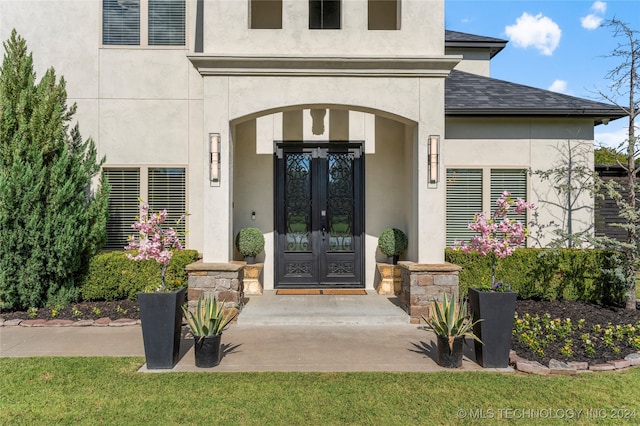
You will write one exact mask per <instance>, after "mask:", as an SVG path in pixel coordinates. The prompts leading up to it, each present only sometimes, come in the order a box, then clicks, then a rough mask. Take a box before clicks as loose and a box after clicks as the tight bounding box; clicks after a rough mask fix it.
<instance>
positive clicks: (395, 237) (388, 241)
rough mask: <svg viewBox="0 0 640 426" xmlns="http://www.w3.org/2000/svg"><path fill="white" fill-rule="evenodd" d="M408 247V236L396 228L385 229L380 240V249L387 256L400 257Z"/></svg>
mask: <svg viewBox="0 0 640 426" xmlns="http://www.w3.org/2000/svg"><path fill="white" fill-rule="evenodd" d="M408 245H409V242H408V240H407V234H405V233H404V232H402V231H401V230H399V229H396V228H387V229H385V230H384V231H382V233H381V234H380V238H378V247H380V251H381V252H382V253H384V254H386V255H387V256H400V255H401V254H402V253H404V251H405V250H406V249H407V246H408Z"/></svg>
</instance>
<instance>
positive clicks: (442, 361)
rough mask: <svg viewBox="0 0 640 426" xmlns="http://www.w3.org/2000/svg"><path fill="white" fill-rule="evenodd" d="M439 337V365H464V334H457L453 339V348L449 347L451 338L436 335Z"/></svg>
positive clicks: (455, 366) (453, 366)
mask: <svg viewBox="0 0 640 426" xmlns="http://www.w3.org/2000/svg"><path fill="white" fill-rule="evenodd" d="M436 337H437V338H438V360H437V362H438V365H440V366H442V367H446V368H458V367H460V366H462V344H463V343H464V336H457V337H455V338H454V339H453V350H451V348H450V347H449V338H448V337H443V336H436Z"/></svg>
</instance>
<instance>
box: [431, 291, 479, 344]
mask: <svg viewBox="0 0 640 426" xmlns="http://www.w3.org/2000/svg"><path fill="white" fill-rule="evenodd" d="M440 305H441V304H440V303H439V302H437V301H435V300H434V301H433V302H432V305H431V316H430V317H429V318H427V317H425V316H424V315H423V316H422V319H423V320H424V322H425V323H426V324H425V327H424V329H426V330H428V331H433V332H434V333H435V334H436V335H438V336H441V337H445V338H447V339H448V341H449V350H450V351H453V341H454V340H455V338H456V337H458V336H467V337H471V338H472V339H474V340H476V341H478V342H480V343H482V341H481V340H480V339H479V338H478V336H476V335H475V334H474V333H473V326H474V325H475V324H477V323H478V322H480V321H482V320H478V321H475V322H473V321H472V320H471V315H469V314H468V313H467V304H466V303H465V302H460V303H458V307H456V301H455V299H454V298H453V297H451V299H449V298H447V294H446V293H445V294H444V299H443V300H442V307H441V306H440Z"/></svg>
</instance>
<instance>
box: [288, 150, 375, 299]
mask: <svg viewBox="0 0 640 426" xmlns="http://www.w3.org/2000/svg"><path fill="white" fill-rule="evenodd" d="M361 154H362V145H361V144H355V143H350V144H347V143H343V144H341V143H336V142H331V143H325V144H313V145H309V144H306V143H290V142H287V143H282V144H279V145H278V146H277V152H276V167H275V170H276V185H275V188H276V203H275V204H276V212H275V213H276V214H275V218H276V283H275V285H276V288H287V287H291V288H316V287H317V288H331V287H343V288H344V287H349V288H364V282H363V280H362V237H363V236H362V234H363V229H364V228H363V203H362V198H363V192H364V191H363V164H362V155H361Z"/></svg>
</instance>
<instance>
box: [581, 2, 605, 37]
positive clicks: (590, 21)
mask: <svg viewBox="0 0 640 426" xmlns="http://www.w3.org/2000/svg"><path fill="white" fill-rule="evenodd" d="M591 10H592V11H593V13H590V14H589V15H587V16H584V17H582V18H580V22H581V23H582V28H585V29H587V30H595V29H596V28H599V27H600V24H601V23H602V19H603V18H602V16H600V15H604V13H605V12H606V11H607V3H605V2H603V1H596V2H594V3H593V4H592V5H591Z"/></svg>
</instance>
